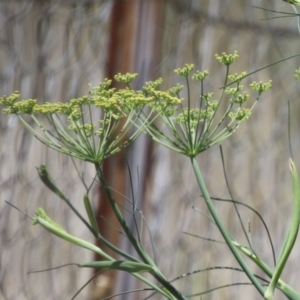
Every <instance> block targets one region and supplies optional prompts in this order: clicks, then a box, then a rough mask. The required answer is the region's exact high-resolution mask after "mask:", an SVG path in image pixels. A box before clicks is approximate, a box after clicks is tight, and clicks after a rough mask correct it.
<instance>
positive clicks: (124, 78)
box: [115, 73, 138, 84]
mask: <svg viewBox="0 0 300 300" xmlns="http://www.w3.org/2000/svg"><path fill="white" fill-rule="evenodd" d="M137 76H138V74H137V73H126V74H120V73H118V74H117V75H115V80H116V81H118V82H122V83H126V84H129V83H130V82H131V81H133V80H134V79H135V78H136V77H137Z"/></svg>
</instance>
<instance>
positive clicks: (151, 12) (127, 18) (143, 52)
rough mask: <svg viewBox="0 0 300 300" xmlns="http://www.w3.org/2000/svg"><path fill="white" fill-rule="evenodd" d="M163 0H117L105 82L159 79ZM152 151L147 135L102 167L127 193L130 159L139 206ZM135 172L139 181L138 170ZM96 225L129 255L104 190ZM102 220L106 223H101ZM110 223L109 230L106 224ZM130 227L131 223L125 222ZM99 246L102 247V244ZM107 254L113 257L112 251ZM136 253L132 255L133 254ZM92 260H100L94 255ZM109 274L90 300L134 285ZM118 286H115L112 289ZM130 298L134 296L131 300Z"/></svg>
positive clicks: (128, 278)
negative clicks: (133, 75) (127, 77)
mask: <svg viewBox="0 0 300 300" xmlns="http://www.w3.org/2000/svg"><path fill="white" fill-rule="evenodd" d="M164 8H165V3H164V1H160V0H152V1H143V0H126V1H124V0H115V1H114V4H113V6H112V10H111V17H110V28H109V42H108V53H107V64H106V74H105V75H106V76H105V77H107V78H111V79H112V78H113V76H114V75H115V74H117V73H119V72H120V73H126V72H137V73H139V80H138V83H137V84H136V86H135V88H141V86H142V85H143V83H144V82H145V81H147V80H151V79H154V77H158V76H159V73H158V72H155V70H157V66H158V65H159V64H160V57H161V47H162V38H163V28H164V26H163V21H164ZM150 152H151V144H150V141H149V140H147V139H146V138H145V137H141V138H139V140H138V141H137V142H136V143H135V144H134V145H133V146H132V147H130V148H129V149H128V150H127V153H126V154H125V153H124V152H122V153H119V154H117V155H114V156H113V157H111V158H109V159H107V160H106V161H105V162H104V163H103V166H102V167H103V173H104V175H105V177H106V180H107V181H108V183H109V185H111V186H112V187H113V188H114V189H116V190H117V191H118V192H119V193H121V194H124V195H127V194H128V191H129V187H128V186H129V185H128V178H127V175H126V174H127V167H126V161H125V155H126V157H127V158H128V160H129V163H130V168H131V169H132V170H133V172H132V174H133V183H136V182H137V180H138V181H139V186H135V187H136V188H137V189H138V191H137V194H138V196H139V197H140V199H139V203H140V205H143V201H142V200H143V194H144V183H145V179H146V171H149V168H150V166H149V165H148V164H147V162H148V161H149V159H148V158H149V156H150ZM137 167H138V168H139V175H138V178H137V175H136V168H137ZM114 196H115V199H116V201H118V203H120V204H123V202H124V199H123V198H122V197H120V196H119V195H118V194H115V195H114ZM97 220H98V225H99V228H100V230H101V234H102V235H103V236H104V237H105V238H107V239H108V240H109V241H110V242H112V243H113V244H115V245H118V246H120V245H121V244H122V248H123V249H125V248H126V249H127V251H129V252H131V251H132V249H131V248H130V245H126V243H127V240H121V235H120V234H119V233H118V232H117V231H116V230H115V229H113V228H112V226H114V227H116V228H120V227H119V225H118V223H117V220H116V218H115V217H114V215H113V212H112V210H111V208H110V206H109V204H108V202H107V201H106V199H105V196H104V194H103V192H102V191H101V189H100V191H99V208H98V212H97ZM105 220H106V221H105ZM108 223H110V224H111V225H112V226H109V225H108ZM129 225H130V222H129ZM100 246H101V247H103V245H100ZM110 254H111V253H110ZM133 254H134V252H133ZM96 259H100V258H99V257H96ZM107 274H109V275H108V277H107V275H105V276H104V275H100V276H99V278H98V285H97V286H98V288H97V286H96V288H95V289H94V292H93V294H94V296H93V297H92V298H93V299H100V298H101V297H105V296H109V295H112V294H113V293H114V292H116V291H115V290H116V289H117V290H119V291H124V290H128V289H130V288H134V286H135V285H136V282H135V281H134V280H131V276H130V275H128V274H123V275H121V277H118V279H117V277H116V273H115V272H109V273H107ZM116 286H117V288H115V287H116ZM124 297H125V295H124V296H123V298H122V299H133V298H132V297H133V295H129V298H124Z"/></svg>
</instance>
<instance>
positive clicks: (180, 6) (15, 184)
mask: <svg viewBox="0 0 300 300" xmlns="http://www.w3.org/2000/svg"><path fill="white" fill-rule="evenodd" d="M132 1H133V2H134V3H135V4H136V5H141V1H137V0H135V1H134V0H127V1H125V2H128V3H129V2H132ZM203 2H204V3H203ZM112 4H113V1H96V0H94V1H29V0H26V1H4V0H2V1H1V2H0V16H1V17H0V91H1V92H0V93H1V95H4V94H10V93H12V92H13V91H15V90H19V91H20V92H21V94H22V97H24V98H37V99H39V101H43V102H46V101H64V100H68V99H71V98H73V97H78V96H81V95H83V94H85V93H87V91H88V83H91V84H97V83H98V82H100V81H101V80H102V79H103V77H104V69H105V64H106V57H107V43H108V22H109V18H110V11H111V7H112ZM253 6H263V7H265V8H268V9H279V10H286V11H291V8H290V7H289V6H288V5H286V4H284V2H282V1H262V2H256V1H240V0H234V1H232V0H231V1H224V0H223V1H221V0H211V1H193V0H188V1H183V0H172V1H166V7H165V10H164V26H163V27H162V28H161V33H162V35H163V44H162V45H157V47H161V48H162V58H161V61H160V63H159V64H157V65H155V66H152V67H153V69H154V72H157V73H158V74H161V76H162V77H163V78H165V80H164V86H165V87H166V88H167V87H169V86H171V85H172V84H174V83H176V81H177V78H176V77H175V76H173V70H174V69H175V68H176V67H179V66H182V65H184V64H185V63H191V62H192V63H194V64H195V66H196V68H199V69H202V70H204V69H209V70H210V77H209V81H208V84H207V86H206V89H207V91H215V92H216V93H217V92H218V90H219V88H221V87H222V84H223V79H224V76H225V73H224V70H223V69H222V68H221V66H220V65H219V64H218V63H217V62H216V61H215V58H214V54H215V53H221V52H223V51H226V52H233V51H234V50H238V51H239V54H240V59H239V61H238V63H236V66H235V67H234V70H233V72H241V71H244V70H247V71H248V72H249V71H254V70H256V69H258V68H260V67H262V66H266V65H267V64H269V63H271V62H274V61H277V60H280V59H282V58H284V57H288V56H290V55H293V54H296V53H297V48H298V43H299V40H300V37H299V32H298V30H297V20H296V19H294V18H290V19H274V20H262V19H265V18H268V17H272V16H273V15H274V14H273V13H271V12H266V11H263V10H259V9H257V8H253ZM140 22H141V23H142V22H143V20H140ZM125 34H126V33H125ZM298 64H299V59H298V58H294V59H293V60H289V61H286V62H284V63H281V64H278V65H275V66H272V67H271V68H268V69H265V70H262V71H261V72H259V73H256V74H253V76H252V77H250V78H249V80H248V81H247V80H246V82H245V85H246V83H250V82H251V81H253V80H256V81H259V80H268V79H272V80H273V89H272V90H271V91H270V92H268V94H265V96H264V97H263V99H261V101H260V102H259V103H258V106H257V107H256V110H255V112H254V115H253V116H252V117H251V119H250V121H248V122H247V123H246V124H244V125H243V126H242V127H241V128H240V130H239V131H238V132H237V133H236V134H235V135H234V136H233V137H231V138H230V139H229V140H226V141H225V142H224V144H223V152H224V158H225V169H226V172H227V176H228V178H229V186H230V189H231V192H232V194H233V196H234V198H235V199H236V200H239V201H242V202H244V203H247V204H249V205H251V206H252V207H254V208H255V209H256V210H258V211H259V213H260V214H261V215H262V216H263V217H264V220H265V222H266V223H267V225H268V228H269V230H270V233H271V236H272V238H273V243H274V246H275V248H276V249H280V245H281V243H282V240H283V236H284V233H285V232H286V230H287V227H288V225H289V223H288V220H289V218H290V215H291V209H292V205H291V203H292V193H291V179H290V173H289V169H288V158H289V157H290V149H289V136H288V125H289V116H288V103H287V100H289V101H290V107H291V110H290V125H291V144H292V150H293V152H294V153H293V154H294V159H295V161H296V164H297V165H298V166H299V162H300V161H299V158H298V157H297V149H298V147H299V143H300V139H299V136H298V130H297V129H298V127H299V122H298V119H299V118H298V115H299V102H298V94H299V90H298V89H299V88H298V87H297V85H296V83H295V81H294V79H293V75H294V69H295V68H296V67H297V66H298ZM136 71H137V72H142V71H143V70H142V69H137V70H136ZM192 88H193V89H194V90H195V91H198V87H197V86H193V87H192ZM193 97H194V99H195V101H196V100H197V99H196V93H195V95H193ZM0 114H1V113H0ZM0 117H1V120H0V149H1V151H0V166H1V170H0V199H1V202H0V230H1V231H0V234H1V236H0V239H1V247H0V253H1V258H0V299H5V300H6V299H13V300H15V299H17V300H18V299H70V298H71V297H72V296H73V295H74V294H75V292H76V291H77V290H78V289H79V288H80V287H81V286H82V285H83V284H84V283H85V282H86V281H87V280H88V279H89V278H90V277H91V275H92V274H91V273H90V271H85V270H77V269H76V267H68V268H62V269H58V270H53V271H49V272H43V273H37V274H28V273H29V272H30V271H33V270H38V269H39V270H40V269H46V268H50V267H54V266H58V265H60V264H64V263H66V262H81V261H82V260H85V261H87V260H89V259H91V258H92V256H91V254H90V253H87V251H84V250H80V249H78V248H75V247H74V246H69V245H67V244H66V243H64V242H63V241H60V240H58V239H56V238H52V237H51V236H50V235H48V234H47V233H45V232H44V231H42V230H40V229H39V228H37V227H33V226H32V225H31V221H30V219H29V218H27V217H26V216H25V215H23V214H21V213H20V212H18V211H16V210H14V209H12V208H11V207H9V206H8V205H7V204H5V202H4V200H6V201H9V202H11V203H13V204H14V205H15V206H17V207H19V208H20V209H22V210H24V211H26V212H28V214H29V215H31V216H32V215H33V213H34V211H35V209H36V208H37V207H39V206H42V207H45V208H46V209H47V211H48V212H49V215H53V216H55V218H56V219H58V220H61V223H62V225H63V226H64V227H65V228H66V229H68V231H70V232H72V233H74V234H76V236H79V237H84V238H87V232H86V230H85V228H83V227H82V226H81V225H78V222H77V219H76V218H75V217H74V216H73V215H72V214H71V213H70V212H69V211H68V210H67V209H66V207H65V206H64V205H63V203H60V202H59V201H58V199H53V197H52V196H51V195H50V193H49V192H48V191H47V190H46V189H45V188H44V187H43V186H42V184H41V183H40V181H39V178H38V176H37V172H36V170H35V167H36V166H38V165H40V164H45V165H47V166H48V167H49V169H50V171H51V173H52V174H53V176H54V178H55V180H56V181H57V182H59V183H60V186H61V188H62V189H63V190H64V191H65V192H66V194H68V196H69V198H70V199H72V201H73V203H74V205H76V206H78V207H79V208H80V207H82V208H83V201H82V196H83V193H84V191H83V189H82V187H80V185H79V184H78V174H77V173H76V171H75V169H74V166H73V163H72V161H71V160H70V159H68V158H66V157H63V156H61V155H58V154H57V153H54V152H53V151H51V150H48V149H46V147H44V146H43V145H41V144H40V143H38V142H37V141H36V140H34V139H33V138H32V137H31V136H30V134H29V133H28V132H26V131H25V130H24V129H23V128H22V127H21V126H20V124H19V123H18V121H17V119H16V118H15V117H14V116H3V115H2V114H1V115H0ZM130 151H133V150H130ZM134 151H138V149H135V150H134ZM131 155H134V154H131ZM150 162H151V164H152V167H151V168H150ZM150 162H149V163H148V168H149V172H150V171H151V172H150V174H148V175H147V176H148V179H149V181H148V182H147V185H146V188H145V189H146V196H145V199H143V200H144V201H143V203H142V206H143V207H142V208H143V211H144V214H145V215H146V218H147V220H148V223H149V227H150V230H151V233H152V235H153V239H154V241H155V253H156V257H157V261H158V265H159V266H160V267H161V268H162V270H163V272H164V273H165V274H166V275H167V277H168V278H170V279H171V278H174V277H176V276H178V275H180V274H183V273H186V272H192V271H195V270H200V269H204V268H206V267H212V266H236V264H235V262H234V261H233V260H232V259H231V257H230V253H229V250H228V249H227V248H226V246H224V245H222V244H216V243H213V242H210V241H206V240H200V239H197V238H193V237H191V236H187V235H185V234H182V233H181V232H183V231H184V232H189V233H192V234H196V235H199V236H204V237H207V238H211V239H215V240H221V237H220V235H219V233H218V232H217V231H216V228H215V227H214V225H213V224H211V223H210V222H209V221H208V220H207V219H206V218H205V217H203V216H202V215H201V214H199V213H197V212H196V211H195V210H193V209H192V206H196V207H198V208H199V209H201V210H203V211H206V208H205V205H204V202H203V199H202V198H201V195H200V192H199V189H198V188H197V186H196V182H195V181H194V179H193V175H192V170H191V168H190V166H189V161H188V159H187V158H184V157H182V158H181V157H178V155H176V154H174V153H170V151H168V150H166V149H164V148H161V147H159V146H155V147H153V150H152V154H151V157H150ZM199 162H200V164H201V166H202V167H203V169H204V170H205V180H206V182H207V184H208V187H209V191H210V192H211V195H212V196H214V197H219V198H225V199H228V198H230V197H229V193H228V190H227V187H226V183H225V180H224V174H223V169H222V162H221V158H220V152H219V148H218V147H214V148H212V149H210V150H208V151H207V152H204V153H203V154H201V155H200V156H199ZM76 163H77V164H79V168H80V170H81V171H82V172H84V174H85V176H86V178H90V179H92V177H93V171H92V169H91V168H90V167H89V166H86V165H84V164H80V163H78V162H76ZM134 171H135V170H133V172H134ZM96 192H97V191H96V190H95V191H94V196H95V197H94V202H95V203H94V204H95V206H96V205H97V203H96V199H97V197H96ZM216 206H217V209H218V210H220V211H222V216H223V217H224V220H225V221H226V225H227V227H228V228H229V229H230V232H232V235H233V237H234V238H236V239H237V240H239V241H240V243H241V244H243V243H246V239H245V237H243V235H242V230H241V227H240V225H239V223H238V219H237V217H236V213H235V211H234V209H233V207H232V205H231V204H228V203H222V202H216ZM240 213H241V215H242V219H243V222H244V225H245V226H246V227H247V228H248V227H250V231H251V240H252V243H253V246H254V248H255V249H257V252H258V253H260V254H261V256H262V257H263V258H264V259H266V260H267V261H268V263H269V264H270V265H272V263H273V258H272V251H271V248H270V245H269V243H268V240H267V235H266V232H265V231H264V230H263V227H262V224H261V221H260V220H259V218H258V217H257V216H256V215H255V214H253V213H252V212H251V211H249V210H248V209H246V208H244V207H241V208H240ZM90 239H91V241H93V240H92V237H91V238H90ZM145 244H146V247H148V248H149V250H150V251H151V246H150V243H149V239H148V237H147V235H145ZM278 251H279V250H277V253H276V254H277V255H278ZM297 253H299V245H297V246H296V248H295V249H294V251H293V252H292V255H291V260H290V261H289V263H288V269H287V271H286V272H285V273H284V274H283V277H284V279H285V280H286V281H287V282H289V283H290V284H291V285H292V286H295V287H297V278H298V277H299V274H298V273H299V271H298V269H299V268H298V265H297V263H298V257H297ZM166 254H167V256H166ZM255 268H256V267H254V269H255ZM255 271H256V272H257V273H258V274H259V273H260V271H259V270H257V269H255ZM230 283H236V284H238V283H248V280H247V278H246V276H244V275H243V274H241V273H239V272H234V271H230V270H222V271H221V270H217V271H210V272H203V273H199V274H195V275H193V276H187V277H185V278H184V279H182V280H180V281H178V282H177V283H176V285H177V286H178V287H179V288H180V289H181V290H182V291H183V292H184V293H186V294H188V295H191V294H196V293H198V292H201V291H205V290H207V289H209V288H214V287H217V286H222V285H227V284H230ZM92 284H95V283H92ZM98 284H100V285H101V283H98ZM122 289H126V286H125V287H124V286H123V287H122ZM242 292H243V295H244V296H243V299H255V298H257V297H258V294H257V292H256V291H255V290H254V288H253V287H252V286H251V285H249V286H246V285H236V286H233V287H229V288H226V289H220V290H217V291H214V292H213V293H211V294H207V295H204V296H203V297H202V299H234V298H235V297H237V296H238V295H240V293H242ZM122 297H123V298H122V299H125V296H122ZM136 297H137V298H136V299H141V298H142V296H141V295H138V296H136ZM276 297H277V298H276V299H281V295H280V294H278V295H276ZM92 298H93V296H92V294H91V292H90V289H89V288H86V289H84V290H83V291H82V292H81V293H80V294H79V296H78V299H92ZM133 298H134V296H133V294H132V295H130V296H129V298H126V299H133ZM95 299H100V297H99V298H95ZM155 299H158V298H155ZM198 299H199V297H198Z"/></svg>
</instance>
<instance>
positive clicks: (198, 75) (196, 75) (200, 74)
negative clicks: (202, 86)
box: [192, 71, 209, 81]
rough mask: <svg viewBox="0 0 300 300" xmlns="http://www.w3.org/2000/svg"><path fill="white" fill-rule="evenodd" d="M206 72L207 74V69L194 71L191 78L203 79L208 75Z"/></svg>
mask: <svg viewBox="0 0 300 300" xmlns="http://www.w3.org/2000/svg"><path fill="white" fill-rule="evenodd" d="M208 74H209V73H208V71H204V72H200V71H196V72H195V73H194V74H193V76H192V79H193V80H199V81H203V80H204V79H205V78H206V77H207V76H208Z"/></svg>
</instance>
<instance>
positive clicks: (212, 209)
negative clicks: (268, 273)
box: [191, 157, 265, 296]
mask: <svg viewBox="0 0 300 300" xmlns="http://www.w3.org/2000/svg"><path fill="white" fill-rule="evenodd" d="M191 163H192V166H193V169H194V173H195V176H196V179H197V182H198V184H199V188H200V190H201V192H202V194H203V196H204V199H205V202H206V204H207V207H208V209H209V211H210V213H211V215H212V217H213V219H214V221H215V222H216V225H217V226H218V228H219V230H220V232H221V234H222V236H223V238H224V239H225V241H226V243H227V245H228V247H229V248H230V250H231V252H232V254H233V255H234V257H235V258H236V260H237V261H238V263H239V264H240V266H241V268H242V269H243V270H244V272H245V273H246V275H247V276H248V278H249V279H250V281H251V282H252V283H253V285H254V286H255V287H256V289H257V291H258V292H259V293H260V294H261V295H262V296H264V293H265V290H264V288H263V287H262V285H261V284H260V283H259V281H258V280H257V279H256V278H255V276H254V275H253V273H252V272H251V270H250V269H249V268H248V265H247V264H246V263H245V261H244V260H243V258H242V257H241V255H240V253H239V251H238V249H237V248H236V246H235V245H234V244H233V242H232V239H231V237H230V235H229V234H228V232H227V231H226V229H225V227H224V225H223V223H222V221H221V220H220V218H219V215H218V213H217V212H216V210H215V207H214V205H213V203H212V201H211V198H210V196H209V193H208V191H207V189H206V186H205V183H204V180H203V178H202V174H201V171H200V169H199V166H198V163H197V160H196V158H195V157H191Z"/></svg>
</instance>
